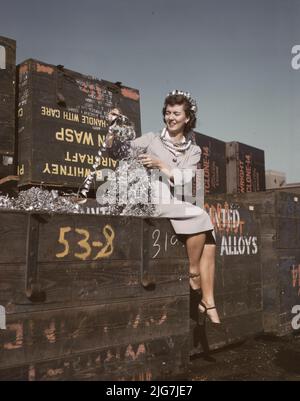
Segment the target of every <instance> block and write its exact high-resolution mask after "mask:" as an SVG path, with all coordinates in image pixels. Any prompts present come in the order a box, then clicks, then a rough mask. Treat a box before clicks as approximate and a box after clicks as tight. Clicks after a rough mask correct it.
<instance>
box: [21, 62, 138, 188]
mask: <svg viewBox="0 0 300 401" xmlns="http://www.w3.org/2000/svg"><path fill="white" fill-rule="evenodd" d="M18 75H19V98H18V145H19V154H18V164H19V168H18V170H19V175H20V181H19V186H26V185H36V184H44V185H48V186H60V187H66V188H76V187H78V186H79V185H80V184H81V183H82V181H83V179H84V177H85V176H87V175H88V173H89V171H90V170H91V169H92V166H93V165H94V163H95V157H96V156H97V151H98V149H99V148H100V147H101V146H102V145H103V142H104V138H105V135H106V133H107V130H108V121H107V115H108V112H109V111H111V110H112V109H113V108H115V107H117V108H118V109H119V110H120V111H121V112H122V113H123V114H125V115H126V116H127V117H128V118H129V119H130V120H131V121H132V122H133V123H134V126H135V130H136V134H137V136H139V135H141V127H140V103H139V98H140V96H139V92H138V90H136V89H132V88H128V87H125V86H122V85H121V84H120V83H116V84H113V83H111V82H108V81H104V80H98V79H94V78H92V77H90V76H86V75H82V74H79V73H77V72H74V71H70V70H68V69H65V68H64V67H63V66H54V65H50V64H46V63H44V62H40V61H37V60H32V59H30V60H26V61H24V62H23V63H22V64H20V65H19V66H18ZM103 156H104V157H103V158H102V159H101V166H100V170H99V174H98V180H99V181H101V180H102V176H101V169H103V168H110V169H114V168H115V167H116V164H117V161H116V160H113V159H112V158H110V157H108V155H106V154H103Z"/></svg>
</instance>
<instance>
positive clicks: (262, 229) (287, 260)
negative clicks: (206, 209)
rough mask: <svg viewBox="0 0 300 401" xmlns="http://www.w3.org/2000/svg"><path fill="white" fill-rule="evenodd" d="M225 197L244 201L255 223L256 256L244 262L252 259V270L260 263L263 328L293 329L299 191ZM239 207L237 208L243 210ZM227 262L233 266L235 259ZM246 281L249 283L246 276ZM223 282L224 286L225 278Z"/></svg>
mask: <svg viewBox="0 0 300 401" xmlns="http://www.w3.org/2000/svg"><path fill="white" fill-rule="evenodd" d="M209 199H210V198H209ZM217 200H218V199H215V201H217ZM224 200H226V202H227V204H228V205H230V204H231V205H237V206H238V205H244V206H242V208H244V207H245V208H246V209H248V208H250V209H251V213H253V218H254V220H256V221H257V224H258V225H257V228H256V229H255V231H256V230H257V246H258V256H259V257H258V259H255V260H254V259H252V261H251V259H249V261H248V262H247V264H248V263H251V264H250V265H249V269H251V272H255V271H257V274H258V271H259V266H261V284H260V286H261V293H262V324H263V330H264V332H266V333H272V334H276V335H284V334H287V333H291V332H293V328H292V324H291V323H292V319H293V317H294V315H293V314H292V308H293V306H294V305H298V304H300V290H299V288H300V197H299V194H298V193H290V192H285V191H281V190H269V191H266V192H257V193H248V194H234V195H227V196H226V197H225V199H224V198H223V201H224ZM242 208H240V209H239V210H240V211H242ZM216 224H217V223H216ZM247 224H248V223H247ZM245 226H246V224H245ZM238 258H240V257H238ZM231 259H232V260H233V259H234V258H233V257H232V258H231ZM229 260H230V258H229ZM236 260H238V259H236ZM244 261H245V258H242V259H241V260H240V263H239V265H240V266H243V267H244ZM230 265H231V266H234V263H230ZM249 271H250V270H249ZM222 277H224V276H222ZM217 278H218V275H217ZM246 282H248V283H249V280H248V279H247V281H245V283H246ZM224 285H225V288H226V282H224ZM251 299H252V300H253V299H254V298H253V297H251ZM251 324H252V322H251Z"/></svg>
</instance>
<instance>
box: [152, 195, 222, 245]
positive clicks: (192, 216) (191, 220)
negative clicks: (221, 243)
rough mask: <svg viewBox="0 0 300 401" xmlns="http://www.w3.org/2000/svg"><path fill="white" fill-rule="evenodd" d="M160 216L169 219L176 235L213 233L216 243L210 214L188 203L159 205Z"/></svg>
mask: <svg viewBox="0 0 300 401" xmlns="http://www.w3.org/2000/svg"><path fill="white" fill-rule="evenodd" d="M157 210H158V216H157V217H167V218H169V219H170V221H171V224H172V226H173V228H174V231H175V233H176V234H197V233H202V232H205V231H211V233H212V235H213V238H214V242H216V235H215V232H214V226H213V224H212V221H211V219H210V216H209V215H208V213H207V212H206V211H205V210H204V209H202V208H200V207H198V206H194V205H192V204H190V203H187V202H182V203H180V204H171V205H170V204H169V205H163V204H160V205H158V208H157Z"/></svg>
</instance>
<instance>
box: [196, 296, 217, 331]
mask: <svg viewBox="0 0 300 401" xmlns="http://www.w3.org/2000/svg"><path fill="white" fill-rule="evenodd" d="M199 305H201V306H202V307H203V308H204V311H201V309H200V308H198V310H199V315H203V316H204V323H205V322H206V320H208V321H209V322H210V323H211V324H212V325H213V326H216V327H221V324H222V323H221V322H214V321H213V320H212V318H211V317H210V316H209V314H208V313H207V311H209V310H211V309H217V308H216V306H209V307H207V306H206V305H205V304H204V303H203V302H202V301H200V302H199Z"/></svg>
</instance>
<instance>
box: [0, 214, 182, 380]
mask: <svg viewBox="0 0 300 401" xmlns="http://www.w3.org/2000/svg"><path fill="white" fill-rule="evenodd" d="M0 237H1V244H2V252H1V258H0V283H1V287H0V288H1V291H0V305H2V307H4V308H5V317H6V329H5V330H0V380H156V379H166V380H167V379H171V378H177V377H178V375H184V374H186V372H187V367H188V362H189V290H188V288H189V286H188V274H187V270H188V263H187V259H186V254H185V249H184V247H183V245H182V244H181V243H180V242H179V241H178V239H177V238H176V237H175V235H174V234H172V233H170V223H169V222H168V221H167V220H163V219H155V220H154V219H151V220H147V219H142V218H128V217H111V216H106V217H104V216H94V215H93V216H92V215H66V214H61V215H60V214H55V215H48V214H34V213H33V214H30V213H26V212H14V211H6V212H1V234H0ZM0 312H3V308H1V310H0ZM0 314H1V313H0ZM0 317H1V316H0ZM2 323H3V316H2Z"/></svg>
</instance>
